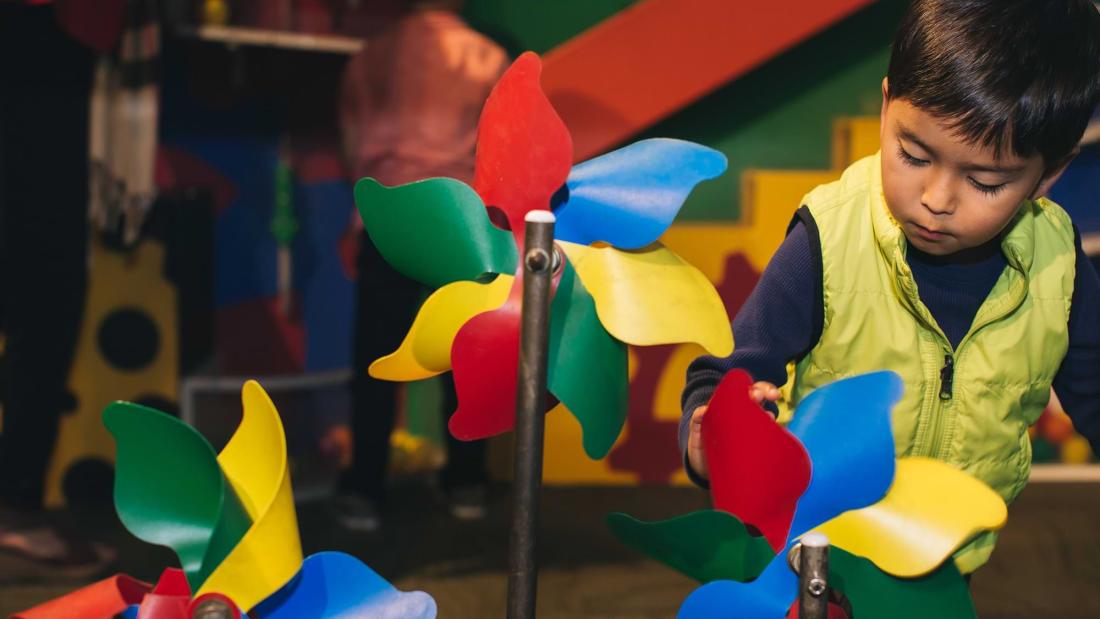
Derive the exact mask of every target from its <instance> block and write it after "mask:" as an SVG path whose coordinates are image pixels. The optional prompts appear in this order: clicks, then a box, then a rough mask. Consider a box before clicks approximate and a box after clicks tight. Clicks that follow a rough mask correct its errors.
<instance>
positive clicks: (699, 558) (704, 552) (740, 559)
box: [607, 509, 886, 617]
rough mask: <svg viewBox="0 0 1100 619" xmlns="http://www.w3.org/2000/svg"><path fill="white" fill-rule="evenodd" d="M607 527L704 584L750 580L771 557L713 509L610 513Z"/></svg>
mask: <svg viewBox="0 0 1100 619" xmlns="http://www.w3.org/2000/svg"><path fill="white" fill-rule="evenodd" d="M607 526H608V527H609V528H610V529H611V532H612V533H614V534H615V536H616V537H618V538H619V540H620V541H622V542H623V543H624V544H626V545H627V546H630V547H631V548H633V549H635V550H637V551H639V552H641V553H643V554H645V555H648V556H649V557H651V558H653V559H655V560H657V561H660V562H661V563H664V564H665V565H667V566H669V567H671V568H672V569H674V570H676V571H678V572H682V573H683V574H686V575H688V576H690V577H692V578H694V579H696V580H698V581H700V582H703V583H707V582H711V581H714V580H735V581H737V582H749V581H751V580H753V579H755V578H756V577H757V576H759V575H760V573H761V572H763V571H764V568H765V567H767V565H768V563H770V562H771V560H772V559H773V558H775V553H774V552H773V551H772V549H771V546H769V545H768V541H767V540H765V539H764V538H763V537H758V536H755V535H750V534H749V532H748V530H747V529H746V528H745V525H743V524H741V521H740V520H738V519H737V517H736V516H733V515H732V514H729V513H726V512H723V511H718V510H714V509H706V510H702V511H697V512H692V513H690V514H684V515H683V516H677V517H676V518H672V519H669V520H661V521H659V522H642V521H641V520H637V519H635V518H633V517H631V516H628V515H626V514H622V513H614V514H608V516H607ZM868 616H869V617H877V616H879V615H868ZM882 616H886V615H882Z"/></svg>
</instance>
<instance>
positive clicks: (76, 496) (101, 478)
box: [61, 457, 115, 506]
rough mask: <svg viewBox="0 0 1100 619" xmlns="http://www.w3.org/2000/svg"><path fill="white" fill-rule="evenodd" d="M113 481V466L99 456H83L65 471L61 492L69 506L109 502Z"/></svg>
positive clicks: (111, 495) (112, 491) (112, 490)
mask: <svg viewBox="0 0 1100 619" xmlns="http://www.w3.org/2000/svg"><path fill="white" fill-rule="evenodd" d="M114 483H115V468H114V467H113V466H111V463H110V462H107V461H106V460H103V459H101V458H91V457H89V458H83V459H81V460H77V461H76V462H73V463H72V465H70V466H69V469H68V470H67V471H65V478H64V479H63V480H62V482H61V492H62V493H64V495H65V501H66V503H67V504H68V505H70V506H75V505H82V504H83V505H87V504H93V503H109V502H110V501H111V500H112V497H113V493H114Z"/></svg>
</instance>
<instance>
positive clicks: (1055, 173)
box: [1031, 148, 1081, 200]
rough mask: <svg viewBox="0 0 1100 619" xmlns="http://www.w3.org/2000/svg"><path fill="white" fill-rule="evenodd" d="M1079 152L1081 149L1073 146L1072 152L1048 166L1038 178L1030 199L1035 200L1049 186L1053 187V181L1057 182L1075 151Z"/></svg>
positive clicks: (1073, 156) (1075, 153)
mask: <svg viewBox="0 0 1100 619" xmlns="http://www.w3.org/2000/svg"><path fill="white" fill-rule="evenodd" d="M1079 152H1081V149H1079V148H1075V149H1073V152H1071V153H1070V154H1068V155H1066V156H1065V157H1063V158H1062V160H1061V161H1059V162H1058V163H1056V164H1054V165H1053V166H1051V167H1048V168H1047V170H1046V172H1043V177H1042V178H1040V179H1039V184H1038V185H1036V187H1035V191H1033V192H1032V193H1031V199H1032V200H1037V199H1039V198H1041V197H1043V196H1045V195H1047V194H1048V193H1050V188H1051V187H1054V183H1057V182H1058V179H1059V178H1061V177H1062V172H1065V171H1066V168H1067V167H1069V164H1070V163H1071V162H1072V161H1073V159H1074V158H1075V157H1077V153H1079Z"/></svg>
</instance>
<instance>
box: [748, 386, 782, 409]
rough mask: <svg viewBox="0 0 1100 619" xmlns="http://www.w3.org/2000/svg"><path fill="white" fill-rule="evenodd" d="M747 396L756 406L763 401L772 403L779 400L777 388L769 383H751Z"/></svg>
mask: <svg viewBox="0 0 1100 619" xmlns="http://www.w3.org/2000/svg"><path fill="white" fill-rule="evenodd" d="M749 396H750V397H751V398H752V399H753V400H754V401H755V402H756V403H757V404H761V403H763V401H764V400H770V401H772V402H774V401H776V400H778V399H779V388H778V387H776V386H775V385H773V384H771V383H766V382H764V381H760V382H758V383H753V385H752V388H751V389H750V390H749Z"/></svg>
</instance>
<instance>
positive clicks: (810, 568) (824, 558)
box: [787, 533, 829, 619]
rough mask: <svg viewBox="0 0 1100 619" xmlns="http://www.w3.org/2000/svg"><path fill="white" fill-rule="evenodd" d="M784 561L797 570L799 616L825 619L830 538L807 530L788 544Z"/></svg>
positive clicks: (799, 617) (800, 618) (827, 607)
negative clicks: (796, 539)
mask: <svg viewBox="0 0 1100 619" xmlns="http://www.w3.org/2000/svg"><path fill="white" fill-rule="evenodd" d="M787 562H788V564H789V565H790V566H791V569H792V570H794V571H795V572H797V573H798V619H828V616H829V584H828V582H829V581H828V578H829V539H828V538H827V537H825V536H824V535H822V534H821V533H807V534H806V535H805V536H803V538H802V541H800V542H799V543H797V544H795V545H794V546H792V547H791V551H790V554H789V555H788V556H787Z"/></svg>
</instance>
